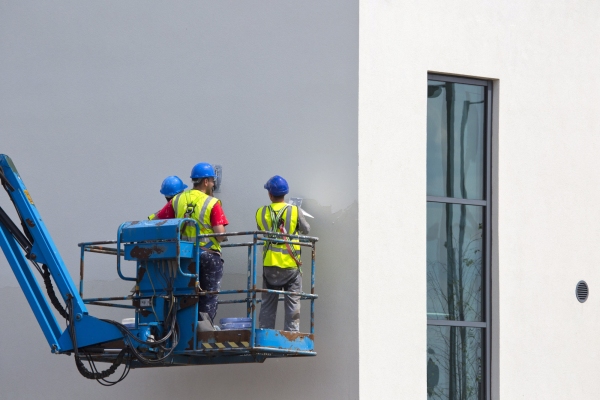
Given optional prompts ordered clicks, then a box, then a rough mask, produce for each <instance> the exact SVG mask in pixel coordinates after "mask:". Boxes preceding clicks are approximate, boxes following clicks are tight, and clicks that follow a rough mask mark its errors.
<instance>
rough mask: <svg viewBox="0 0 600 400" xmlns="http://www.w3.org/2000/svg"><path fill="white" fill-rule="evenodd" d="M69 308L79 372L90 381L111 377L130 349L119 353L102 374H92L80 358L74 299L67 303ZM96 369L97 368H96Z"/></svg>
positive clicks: (70, 325) (70, 332)
mask: <svg viewBox="0 0 600 400" xmlns="http://www.w3.org/2000/svg"><path fill="white" fill-rule="evenodd" d="M67 304H68V305H67V307H68V308H69V319H68V321H69V335H70V336H71V341H72V342H73V353H74V354H75V366H76V367H77V370H78V371H79V373H80V374H81V375H82V376H83V377H85V378H88V379H95V380H101V379H105V378H107V377H109V376H110V375H112V374H114V373H115V372H116V371H117V368H119V366H120V365H121V364H122V363H123V360H124V358H125V355H126V354H127V353H128V352H129V349H128V348H124V349H123V350H121V352H120V353H119V355H117V358H116V359H115V361H113V364H112V365H111V366H110V367H109V368H108V369H106V370H104V371H102V372H92V371H90V370H88V369H87V368H86V367H85V365H84V364H83V362H82V361H81V358H80V356H79V348H78V347H77V334H76V332H75V321H74V320H73V319H74V317H73V297H70V298H69V301H68V303H67ZM94 369H95V368H94Z"/></svg>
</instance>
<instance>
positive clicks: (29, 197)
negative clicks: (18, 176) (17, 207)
mask: <svg viewBox="0 0 600 400" xmlns="http://www.w3.org/2000/svg"><path fill="white" fill-rule="evenodd" d="M23 193H25V196H27V200H29V202H30V203H31V204H33V199H32V198H31V196H30V195H29V191H28V190H23Z"/></svg>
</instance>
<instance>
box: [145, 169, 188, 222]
mask: <svg viewBox="0 0 600 400" xmlns="http://www.w3.org/2000/svg"><path fill="white" fill-rule="evenodd" d="M186 188H187V185H186V184H185V183H183V181H182V180H181V179H179V177H178V176H174V175H171V176H167V177H166V178H165V180H164V181H163V182H162V184H161V185H160V193H161V194H162V195H163V196H165V199H166V200H167V202H169V201H170V200H171V199H172V198H173V197H174V196H175V195H176V194H179V193H181V192H183V191H184V190H185V189H186ZM167 204H168V203H167ZM161 211H162V210H161ZM161 216H162V218H161ZM171 218H172V217H171ZM148 219H150V220H153V219H166V218H165V217H164V215H161V212H160V211H157V212H156V213H154V214H152V215H150V216H149V217H148Z"/></svg>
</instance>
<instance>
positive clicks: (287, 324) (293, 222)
mask: <svg viewBox="0 0 600 400" xmlns="http://www.w3.org/2000/svg"><path fill="white" fill-rule="evenodd" d="M264 187H265V189H267V191H268V193H269V199H270V200H271V204H270V205H268V206H263V207H260V208H259V209H258V210H257V211H256V224H257V226H258V229H259V230H261V231H271V232H279V233H283V234H286V233H287V234H290V235H297V234H298V233H300V234H303V235H306V234H308V232H309V231H310V225H309V224H308V222H306V218H304V214H303V212H302V210H301V209H300V207H298V206H294V205H291V204H287V203H286V202H285V195H286V194H288V193H289V191H290V188H289V186H288V183H287V181H286V180H285V179H284V178H282V177H281V176H279V175H275V176H273V177H272V178H271V179H269V180H268V181H267V183H266V184H265V186H264ZM278 239H281V237H278ZM286 241H287V243H273V242H269V241H266V244H265V245H264V247H263V289H272V290H283V291H287V292H296V293H300V292H302V270H301V269H300V266H301V265H302V261H301V260H300V246H299V245H297V244H294V243H297V242H298V240H297V239H287V240H286ZM278 302H279V294H277V293H262V302H261V306H260V314H259V326H260V328H267V329H274V328H275V319H276V317H277V304H278ZM284 307H285V321H284V325H283V326H284V328H283V329H284V330H286V331H298V330H299V329H300V296H299V295H285V299H284Z"/></svg>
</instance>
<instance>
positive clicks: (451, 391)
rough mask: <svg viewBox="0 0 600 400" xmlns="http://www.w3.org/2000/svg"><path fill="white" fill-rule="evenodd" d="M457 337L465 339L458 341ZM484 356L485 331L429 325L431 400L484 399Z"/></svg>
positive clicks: (428, 346) (428, 379)
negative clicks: (483, 332) (483, 340)
mask: <svg viewBox="0 0 600 400" xmlns="http://www.w3.org/2000/svg"><path fill="white" fill-rule="evenodd" d="M453 338H454V339H453ZM456 338H461V339H464V340H456ZM481 354H482V329H480V328H468V327H458V326H432V325H430V326H428V327H427V396H428V398H430V399H435V400H479V399H481V398H482V395H483V393H482V391H483V385H482V382H483V380H482V359H481Z"/></svg>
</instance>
